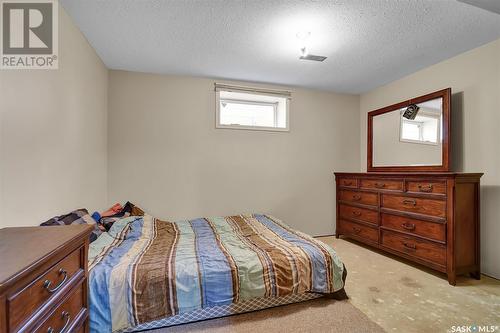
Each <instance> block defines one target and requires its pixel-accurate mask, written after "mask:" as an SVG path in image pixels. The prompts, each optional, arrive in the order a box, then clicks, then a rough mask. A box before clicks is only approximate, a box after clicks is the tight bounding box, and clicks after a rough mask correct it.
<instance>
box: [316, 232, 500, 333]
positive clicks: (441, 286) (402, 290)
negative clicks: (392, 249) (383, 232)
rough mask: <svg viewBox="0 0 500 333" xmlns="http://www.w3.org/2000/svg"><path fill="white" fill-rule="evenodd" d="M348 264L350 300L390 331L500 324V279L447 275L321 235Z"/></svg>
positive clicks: (417, 332)
mask: <svg viewBox="0 0 500 333" xmlns="http://www.w3.org/2000/svg"><path fill="white" fill-rule="evenodd" d="M320 240H321V241H323V242H325V243H327V244H329V245H332V246H333V248H334V249H335V250H336V251H337V253H338V254H339V256H340V258H341V259H342V261H343V262H344V263H345V266H346V267H347V272H348V274H347V281H346V290H347V294H348V295H349V297H350V300H349V302H350V303H351V304H352V305H353V306H355V307H356V308H357V309H359V310H360V311H361V312H363V313H364V314H366V315H367V316H368V317H369V318H370V319H371V320H373V321H374V322H376V323H377V324H379V325H380V326H381V327H382V328H383V329H385V330H386V331H387V332H404V333H422V332H436V333H447V332H448V333H450V332H452V326H454V325H459V326H462V325H463V326H469V325H471V326H472V325H481V326H491V325H492V326H499V327H500V280H495V279H492V278H489V277H487V276H484V275H483V276H482V277H481V280H480V281H478V280H474V279H471V278H469V277H467V276H460V277H459V278H458V279H457V285H456V287H453V286H450V285H449V284H448V281H447V280H446V276H445V275H444V274H441V273H437V272H434V271H432V270H430V269H426V268H424V267H422V266H419V265H416V264H412V263H411V262H409V261H406V260H403V259H399V258H397V257H395V256H392V255H388V254H384V253H383V252H379V251H374V250H373V249H371V248H369V247H366V246H362V245H360V244H359V243H356V242H353V241H346V240H343V239H335V238H334V237H324V238H320ZM495 332H497V333H500V329H498V328H497V329H496V330H495Z"/></svg>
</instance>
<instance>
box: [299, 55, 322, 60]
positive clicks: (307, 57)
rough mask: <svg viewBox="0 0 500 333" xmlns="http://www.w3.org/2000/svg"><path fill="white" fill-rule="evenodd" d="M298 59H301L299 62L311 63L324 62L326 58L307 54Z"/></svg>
mask: <svg viewBox="0 0 500 333" xmlns="http://www.w3.org/2000/svg"><path fill="white" fill-rule="evenodd" d="M299 59H301V60H311V61H325V59H326V57H323V56H319V55H314V54H308V55H306V56H301V57H300V58H299Z"/></svg>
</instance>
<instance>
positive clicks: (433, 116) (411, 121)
mask: <svg viewBox="0 0 500 333" xmlns="http://www.w3.org/2000/svg"><path fill="white" fill-rule="evenodd" d="M421 114H422V115H425V116H426V117H429V118H431V117H432V118H436V119H437V120H438V133H437V142H431V141H423V136H424V135H423V131H424V128H423V122H421V121H416V120H411V119H406V118H404V117H403V116H402V113H401V115H400V119H401V121H400V126H399V141H400V142H407V143H416V144H421V145H430V146H438V145H439V144H440V140H441V116H440V115H434V114H431V113H428V112H422V113H421ZM405 123H408V124H419V129H418V130H419V135H418V136H419V137H420V138H421V140H411V139H404V138H403V125H404V124H405Z"/></svg>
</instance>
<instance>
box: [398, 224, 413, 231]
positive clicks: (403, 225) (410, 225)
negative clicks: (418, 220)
mask: <svg viewBox="0 0 500 333" xmlns="http://www.w3.org/2000/svg"><path fill="white" fill-rule="evenodd" d="M401 226H402V227H403V228H404V229H406V230H415V225H414V224H413V223H403V224H401Z"/></svg>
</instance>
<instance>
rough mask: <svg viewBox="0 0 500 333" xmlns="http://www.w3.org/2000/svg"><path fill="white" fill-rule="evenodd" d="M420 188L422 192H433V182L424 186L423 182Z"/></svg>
mask: <svg viewBox="0 0 500 333" xmlns="http://www.w3.org/2000/svg"><path fill="white" fill-rule="evenodd" d="M418 190H419V191H420V192H432V184H429V185H427V186H424V185H422V184H419V185H418Z"/></svg>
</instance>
